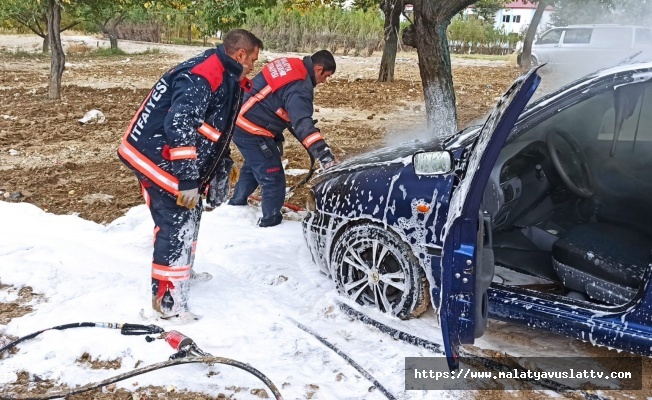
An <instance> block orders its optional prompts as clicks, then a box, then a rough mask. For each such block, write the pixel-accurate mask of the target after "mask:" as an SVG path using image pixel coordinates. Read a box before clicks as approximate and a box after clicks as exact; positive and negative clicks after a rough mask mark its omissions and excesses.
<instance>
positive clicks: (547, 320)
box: [303, 63, 652, 368]
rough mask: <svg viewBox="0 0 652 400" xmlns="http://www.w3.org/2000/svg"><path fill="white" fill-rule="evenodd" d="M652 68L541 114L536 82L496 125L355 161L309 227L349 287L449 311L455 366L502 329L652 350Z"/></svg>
mask: <svg viewBox="0 0 652 400" xmlns="http://www.w3.org/2000/svg"><path fill="white" fill-rule="evenodd" d="M651 78H652V63H641V64H631V65H626V66H618V67H614V68H611V69H608V70H603V71H600V72H598V73H595V74H592V75H589V76H587V77H585V78H583V79H581V80H579V81H576V82H574V83H572V84H570V85H568V86H566V87H563V88H562V89H560V90H558V91H556V92H554V93H551V94H549V95H547V96H545V97H542V98H540V99H538V100H537V101H535V102H532V103H531V104H529V105H528V102H529V101H530V99H531V97H532V96H533V94H534V92H535V90H536V88H537V86H538V85H539V82H540V80H541V77H540V76H539V75H538V72H537V69H533V70H532V71H530V72H529V73H528V74H526V75H524V76H522V77H520V78H519V79H517V80H516V82H515V83H514V84H513V85H512V86H511V87H510V88H509V90H508V91H507V92H506V93H505V95H504V96H503V97H502V98H501V99H500V101H499V102H498V104H497V106H496V108H495V109H494V111H493V112H492V113H491V115H490V116H489V117H488V119H487V121H486V122H485V123H484V125H483V126H481V127H471V128H467V129H465V130H463V131H461V132H459V133H457V134H456V135H454V136H452V137H450V138H447V139H444V140H432V141H430V142H423V141H414V142H410V143H406V144H403V145H401V146H397V147H391V148H384V149H381V150H377V151H374V152H370V153H366V154H364V155H361V156H358V157H355V158H352V159H349V160H347V161H345V162H342V163H341V164H339V165H337V166H336V167H334V168H332V169H329V170H328V171H326V173H324V174H322V175H320V176H318V177H316V178H315V179H314V180H313V182H312V189H311V194H310V196H309V199H308V210H309V213H308V214H307V215H306V217H305V219H304V220H303V231H304V236H305V239H306V243H307V244H308V247H309V249H310V252H311V254H312V257H313V260H314V262H315V263H316V264H317V265H318V266H319V268H320V269H321V270H322V271H323V272H324V273H326V274H327V275H329V276H330V277H331V278H332V279H333V280H334V281H335V283H336V286H337V289H338V291H339V292H340V293H341V294H342V295H343V296H346V297H348V298H350V299H352V300H354V301H356V302H357V303H359V304H362V305H366V306H371V307H376V308H377V309H379V310H380V311H382V312H385V313H388V314H391V315H394V316H396V317H398V318H403V319H407V318H411V317H416V316H418V315H419V314H421V313H423V312H424V311H425V310H426V309H427V308H428V307H429V305H430V304H432V306H433V307H434V308H435V310H438V312H439V315H440V320H441V326H442V331H443V337H444V347H445V351H446V355H447V357H448V362H449V366H450V367H451V368H457V366H458V359H457V356H458V348H459V346H460V345H462V344H472V343H473V342H474V339H475V338H478V337H480V336H481V335H482V334H483V333H484V331H485V329H486V326H487V320H488V318H489V317H491V318H493V319H498V320H503V321H510V322H516V323H521V324H527V325H528V326H530V327H534V328H540V329H547V330H550V331H553V332H556V333H559V334H563V335H567V336H570V337H573V338H577V339H580V340H583V341H587V342H591V343H592V344H594V345H598V346H608V347H611V348H618V349H622V350H626V351H629V352H634V353H639V354H642V355H647V356H650V355H652V288H651V287H650V285H649V282H650V273H651V272H650V270H651V268H650V266H651V263H652V81H651Z"/></svg>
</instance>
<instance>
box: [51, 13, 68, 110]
mask: <svg viewBox="0 0 652 400" xmlns="http://www.w3.org/2000/svg"><path fill="white" fill-rule="evenodd" d="M60 26H61V6H60V5H59V3H58V1H57V0H49V3H48V37H49V39H50V49H52V57H51V62H50V85H49V87H48V98H49V99H51V100H59V99H60V98H61V76H62V75H63V70H64V68H65V64H66V55H65V54H64V52H63V46H62V45H61V36H60V34H59V27H60Z"/></svg>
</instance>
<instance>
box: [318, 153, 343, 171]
mask: <svg viewBox="0 0 652 400" xmlns="http://www.w3.org/2000/svg"><path fill="white" fill-rule="evenodd" d="M338 162H339V160H338V159H337V157H336V156H335V155H334V154H333V153H332V152H331V150H330V149H328V150H327V151H325V152H324V153H323V154H322V156H321V157H320V158H319V164H320V165H321V167H322V169H329V168H330V167H332V166H333V165H335V164H337V163H338Z"/></svg>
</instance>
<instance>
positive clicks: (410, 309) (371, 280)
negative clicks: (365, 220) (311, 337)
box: [331, 224, 430, 319]
mask: <svg viewBox="0 0 652 400" xmlns="http://www.w3.org/2000/svg"><path fill="white" fill-rule="evenodd" d="M374 258H375V261H376V262H375V263H374V262H372V261H373V260H374ZM331 271H332V273H333V276H332V277H333V280H334V281H335V284H336V286H337V290H338V292H339V293H340V294H342V295H343V296H345V297H348V298H350V299H352V300H354V301H356V302H357V303H358V304H361V305H365V306H368V305H372V306H375V307H376V308H377V309H379V310H380V311H381V312H384V313H387V314H391V315H394V316H396V317H398V318H401V319H409V318H414V317H417V316H419V315H420V314H422V313H424V312H425V311H426V310H427V309H428V304H429V302H430V290H429V285H428V280H427V279H426V276H425V272H424V271H423V268H421V266H420V264H419V262H418V260H417V259H416V257H415V256H414V254H413V253H412V250H411V249H410V248H409V246H408V245H407V244H406V243H405V242H404V241H403V240H402V239H401V238H400V237H399V236H398V235H396V234H394V233H393V232H390V231H388V230H386V229H383V227H381V226H378V225H373V224H360V225H354V226H351V227H349V228H347V229H346V230H345V231H344V233H343V234H342V235H341V236H340V237H339V238H338V239H337V241H336V243H335V246H334V248H333V253H332V257H331Z"/></svg>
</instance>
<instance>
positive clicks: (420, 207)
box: [417, 204, 430, 213]
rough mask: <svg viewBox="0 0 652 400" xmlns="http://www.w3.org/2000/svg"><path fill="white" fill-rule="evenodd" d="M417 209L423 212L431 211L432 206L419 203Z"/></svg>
mask: <svg viewBox="0 0 652 400" xmlns="http://www.w3.org/2000/svg"><path fill="white" fill-rule="evenodd" d="M417 211H419V212H422V213H427V212H428V211H430V206H429V205H428V204H419V205H418V206H417Z"/></svg>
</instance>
